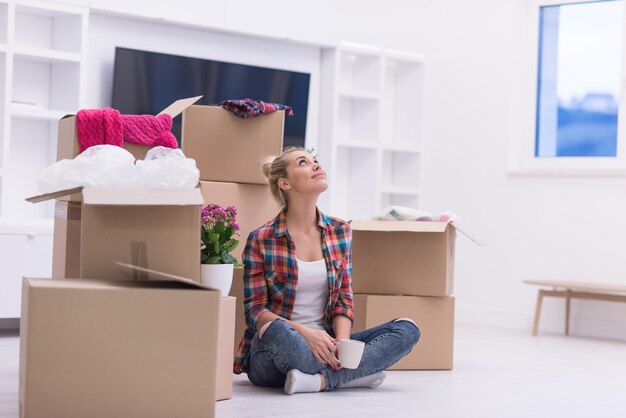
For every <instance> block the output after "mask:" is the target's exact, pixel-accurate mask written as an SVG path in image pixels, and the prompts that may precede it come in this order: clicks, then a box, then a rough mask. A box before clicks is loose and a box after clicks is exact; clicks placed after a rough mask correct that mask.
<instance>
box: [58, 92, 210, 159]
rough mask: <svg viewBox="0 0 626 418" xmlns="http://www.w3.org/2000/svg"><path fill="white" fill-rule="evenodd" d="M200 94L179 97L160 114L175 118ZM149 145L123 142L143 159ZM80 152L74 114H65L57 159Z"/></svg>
mask: <svg viewBox="0 0 626 418" xmlns="http://www.w3.org/2000/svg"><path fill="white" fill-rule="evenodd" d="M201 98H202V96H197V97H191V98H188V99H180V100H177V101H175V102H174V103H172V104H171V105H169V106H168V107H167V108H165V109H163V110H162V111H161V112H159V115H160V114H163V113H166V114H169V115H171V116H172V118H175V117H176V116H178V115H180V114H181V113H183V112H184V111H185V109H187V108H188V107H189V106H191V105H192V104H194V103H195V102H197V101H198V100H200V99H201ZM150 148H151V147H146V146H143V145H137V144H131V143H129V142H125V143H124V149H126V150H127V151H129V152H130V153H131V154H133V155H134V156H135V158H136V159H138V160H143V159H144V157H145V156H146V153H147V152H148V151H149V150H150ZM78 154H80V144H79V142H78V132H77V130H76V115H65V116H63V117H62V118H61V120H59V130H58V137H57V161H59V160H63V159H70V160H71V159H72V158H74V157H76V156H77V155H78Z"/></svg>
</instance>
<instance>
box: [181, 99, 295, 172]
mask: <svg viewBox="0 0 626 418" xmlns="http://www.w3.org/2000/svg"><path fill="white" fill-rule="evenodd" d="M284 124H285V112H284V111H278V112H274V113H270V114H267V115H263V116H258V117H255V118H250V119H241V118H239V117H237V116H235V115H233V114H232V113H231V112H229V111H227V110H225V109H222V108H221V107H219V106H191V107H189V108H188V109H187V110H186V111H185V112H184V114H183V129H182V137H183V140H182V148H183V152H184V153H185V155H186V156H187V157H189V158H193V159H195V160H196V164H197V166H198V169H199V170H200V180H209V181H224V182H234V183H253V184H267V180H266V178H265V176H264V175H263V172H262V169H261V167H262V163H263V160H264V159H265V157H267V156H269V155H279V154H280V153H281V152H282V149H283V131H284Z"/></svg>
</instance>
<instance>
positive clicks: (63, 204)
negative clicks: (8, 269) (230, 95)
mask: <svg viewBox="0 0 626 418" xmlns="http://www.w3.org/2000/svg"><path fill="white" fill-rule="evenodd" d="M198 99H199V97H196V98H191V99H185V100H179V101H177V102H176V103H174V104H172V105H171V106H170V107H168V108H167V109H166V110H164V113H169V114H171V115H172V116H176V115H178V114H180V113H183V138H182V143H183V150H184V152H185V153H186V155H187V156H188V157H190V158H194V159H196V161H197V163H198V167H199V168H200V173H201V179H203V180H206V181H202V183H201V187H199V188H195V189H190V190H146V189H142V190H139V191H138V190H133V191H131V190H125V189H115V188H90V187H85V188H77V189H71V190H67V191H63V192H60V193H52V194H47V195H42V196H38V197H36V198H33V199H32V201H33V202H37V201H42V200H48V199H57V201H56V206H55V230H54V249H53V253H54V254H53V279H52V280H50V279H29V278H25V279H24V286H23V295H22V321H21V331H20V332H21V348H20V350H21V353H20V408H21V413H20V415H21V416H91V417H95V416H102V417H108V416H125V417H135V416H136V417H145V416H154V417H158V416H163V417H166V416H189V417H192V416H202V417H210V416H214V413H215V400H219V399H228V398H230V397H231V396H232V362H233V345H234V343H235V339H234V338H235V337H234V335H233V334H234V330H235V309H236V299H235V298H234V297H226V298H220V297H219V292H217V291H214V290H210V289H206V288H203V287H202V286H201V285H200V284H199V282H200V209H201V207H202V205H203V204H205V203H207V202H215V203H220V204H222V205H235V206H237V209H238V223H239V224H240V225H241V233H242V236H244V237H247V233H249V232H250V231H251V230H253V229H255V228H257V227H258V226H260V225H261V224H262V223H264V222H266V221H267V220H269V219H270V218H271V217H273V216H275V215H276V213H277V212H278V208H277V207H276V205H275V204H274V203H273V202H272V199H271V195H270V193H269V190H268V186H267V185H262V184H261V183H264V182H265V181H264V179H263V178H262V174H261V169H260V162H261V161H262V160H263V158H264V157H265V156H266V155H269V154H278V153H280V151H281V148H282V135H283V121H284V115H283V112H278V113H276V114H272V115H268V116H264V117H261V118H257V119H253V120H241V119H239V118H237V117H235V116H233V115H232V114H230V113H228V112H226V111H225V110H223V109H221V108H215V107H208V106H191V105H192V104H193V103H195V102H196V101H197V100H198ZM57 143H58V153H57V156H58V159H64V158H73V157H74V156H76V155H77V154H78V152H79V146H78V140H77V135H76V119H75V117H74V116H68V117H65V118H63V119H62V120H61V121H60V122H59V136H58V142H57ZM125 148H126V149H128V150H129V151H130V152H131V153H133V155H135V156H136V157H137V158H140V159H141V158H143V157H144V156H145V153H146V152H147V150H148V148H147V147H141V146H137V145H132V144H127V145H126V146H125ZM217 181H219V182H217ZM225 181H232V182H237V183H224V182H225ZM244 183H253V184H244ZM254 183H258V184H254ZM243 245H245V242H242V243H241V244H240V246H239V247H238V249H237V251H236V252H237V253H236V255H237V256H238V258H239V254H240V253H241V251H242V249H243ZM235 276H236V277H235V281H237V280H239V281H241V274H240V272H237V274H236V275H235ZM67 279H74V280H67Z"/></svg>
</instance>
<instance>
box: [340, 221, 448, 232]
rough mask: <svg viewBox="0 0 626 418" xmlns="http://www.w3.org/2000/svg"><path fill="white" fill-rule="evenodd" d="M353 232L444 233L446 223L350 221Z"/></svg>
mask: <svg viewBox="0 0 626 418" xmlns="http://www.w3.org/2000/svg"><path fill="white" fill-rule="evenodd" d="M350 226H351V228H352V230H353V231H382V232H445V230H446V228H447V227H448V223H447V222H422V221H352V222H350Z"/></svg>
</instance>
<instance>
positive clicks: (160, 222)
mask: <svg viewBox="0 0 626 418" xmlns="http://www.w3.org/2000/svg"><path fill="white" fill-rule="evenodd" d="M74 193H80V194H81V195H82V197H81V198H82V200H83V202H82V205H81V206H78V205H71V206H67V208H68V210H69V209H72V210H74V211H75V213H74V214H73V215H72V214H69V215H68V216H71V217H72V218H74V220H76V219H80V221H79V222H80V223H79V224H78V223H77V222H66V223H64V222H63V219H62V217H63V215H59V219H58V221H57V225H58V226H59V228H60V229H61V230H60V231H58V232H55V235H56V239H55V244H57V245H55V247H54V250H53V252H54V255H53V259H55V260H57V261H56V264H55V266H59V267H58V268H56V269H55V273H59V274H61V273H63V270H65V274H64V275H63V276H59V277H85V278H102V279H108V278H111V277H117V276H121V278H123V279H132V278H136V276H137V272H131V271H125V272H122V273H120V272H119V269H118V268H117V267H116V266H115V265H114V262H115V261H121V262H125V263H129V264H134V265H138V266H143V267H148V268H150V269H153V270H158V271H163V272H167V273H171V274H174V275H178V276H182V277H186V278H189V279H191V280H193V281H195V282H199V281H200V208H201V206H202V195H201V192H200V189H198V188H196V189H184V190H181V189H162V190H161V189H123V188H104V187H102V188H97V187H85V188H76V189H70V190H65V191H61V192H57V193H49V194H45V195H41V196H36V197H33V198H30V199H28V200H29V201H31V202H39V201H44V200H49V199H54V198H56V197H58V196H66V195H70V194H74ZM63 207H64V206H62V205H60V206H58V208H59V210H60V211H61V210H62V208H63ZM76 212H77V213H76ZM64 225H66V226H67V229H66V231H65V232H64V231H63V230H62V228H63V227H64ZM77 242H79V243H80V244H78V245H77ZM61 260H65V261H64V262H62V261H61ZM60 266H63V267H60ZM77 271H78V272H79V274H78V275H75V273H76V272H77Z"/></svg>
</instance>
